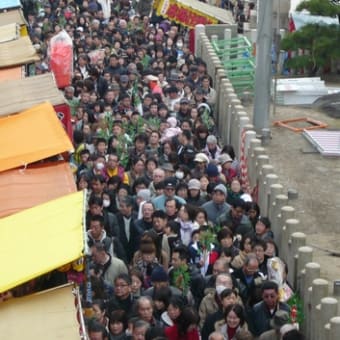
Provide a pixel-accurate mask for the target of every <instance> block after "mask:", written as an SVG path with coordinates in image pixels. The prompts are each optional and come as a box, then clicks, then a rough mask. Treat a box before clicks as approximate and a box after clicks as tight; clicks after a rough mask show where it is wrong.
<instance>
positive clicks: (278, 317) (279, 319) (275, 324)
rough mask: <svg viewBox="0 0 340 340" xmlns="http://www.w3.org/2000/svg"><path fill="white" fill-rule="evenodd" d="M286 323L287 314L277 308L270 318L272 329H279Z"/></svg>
mask: <svg viewBox="0 0 340 340" xmlns="http://www.w3.org/2000/svg"><path fill="white" fill-rule="evenodd" d="M286 323H289V315H288V313H287V312H285V311H283V310H277V311H276V313H275V315H274V316H273V318H272V319H271V320H270V326H271V327H272V328H273V329H280V328H281V327H282V326H283V325H285V324H286Z"/></svg>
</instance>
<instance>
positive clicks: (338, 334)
mask: <svg viewBox="0 0 340 340" xmlns="http://www.w3.org/2000/svg"><path fill="white" fill-rule="evenodd" d="M328 339H329V340H339V339H340V316H336V317H334V318H331V320H330V329H329V338H328Z"/></svg>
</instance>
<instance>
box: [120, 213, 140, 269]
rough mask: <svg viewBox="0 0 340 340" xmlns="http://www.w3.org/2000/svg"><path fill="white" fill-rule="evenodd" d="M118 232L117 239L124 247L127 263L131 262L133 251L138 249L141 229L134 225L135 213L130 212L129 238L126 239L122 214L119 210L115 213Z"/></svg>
mask: <svg viewBox="0 0 340 340" xmlns="http://www.w3.org/2000/svg"><path fill="white" fill-rule="evenodd" d="M116 218H117V223H118V226H119V232H118V235H117V238H118V240H119V241H120V243H121V245H122V246H123V248H124V249H125V253H126V258H127V261H128V263H131V260H132V258H133V255H134V253H135V252H136V251H137V250H138V248H139V244H140V238H141V230H140V229H139V228H137V227H136V225H135V221H136V215H135V214H132V216H131V220H130V239H129V240H128V239H127V236H126V234H125V224H124V218H123V215H122V214H121V213H120V212H119V213H117V214H116Z"/></svg>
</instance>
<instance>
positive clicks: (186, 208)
mask: <svg viewBox="0 0 340 340" xmlns="http://www.w3.org/2000/svg"><path fill="white" fill-rule="evenodd" d="M195 215H196V209H195V207H194V206H192V205H190V204H184V205H182V206H181V208H180V209H179V213H178V217H179V218H180V219H181V220H182V221H183V222H187V221H191V222H193V221H194V220H195Z"/></svg>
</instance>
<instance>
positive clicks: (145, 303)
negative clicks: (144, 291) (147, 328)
mask: <svg viewBox="0 0 340 340" xmlns="http://www.w3.org/2000/svg"><path fill="white" fill-rule="evenodd" d="M137 314H138V316H139V318H140V319H141V320H143V321H145V322H148V323H150V322H151V321H152V319H153V303H152V299H151V298H150V297H149V296H141V297H140V298H139V299H138V300H137Z"/></svg>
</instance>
